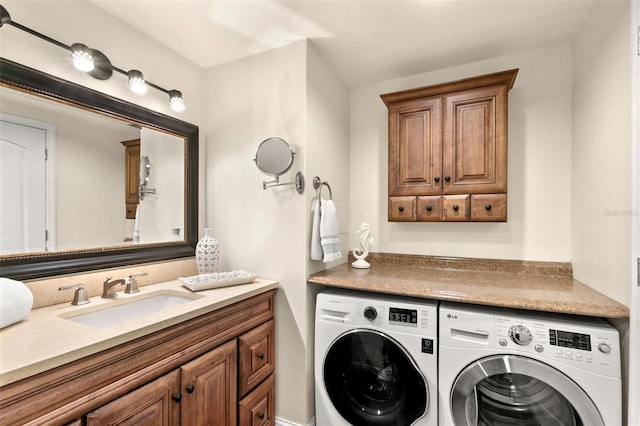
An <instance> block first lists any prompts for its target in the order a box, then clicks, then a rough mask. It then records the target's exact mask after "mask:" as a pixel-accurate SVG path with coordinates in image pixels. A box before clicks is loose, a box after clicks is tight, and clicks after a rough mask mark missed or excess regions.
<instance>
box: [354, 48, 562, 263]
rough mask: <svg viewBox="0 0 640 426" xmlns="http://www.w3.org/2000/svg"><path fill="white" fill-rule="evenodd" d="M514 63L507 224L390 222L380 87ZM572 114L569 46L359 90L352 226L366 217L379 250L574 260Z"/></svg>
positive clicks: (396, 87) (428, 81)
mask: <svg viewBox="0 0 640 426" xmlns="http://www.w3.org/2000/svg"><path fill="white" fill-rule="evenodd" d="M512 68H519V69H520V71H519V72H518V76H517V78H516V81H515V84H514V87H513V89H512V90H511V91H510V92H509V154H508V168H509V172H508V173H509V174H508V191H509V195H508V215H509V218H508V222H506V223H397V222H396V223H391V222H387V194H388V190H387V158H388V155H387V109H386V107H385V105H384V103H383V102H382V100H381V99H380V97H379V95H380V94H382V93H388V92H393V91H398V90H403V89H410V88H414V87H420V86H426V85H430V84H436V83H443V82H447V81H453V80H458V79H462V78H466V77H472V76H477V75H481V74H487V73H492V72H497V71H503V70H508V69H512ZM571 118H572V117H571V46H569V45H560V46H554V47H549V48H547V49H540V50H535V51H530V52H523V53H519V54H516V55H511V56H504V57H500V58H495V59H488V60H485V61H480V62H474V63H470V64H466V65H463V66H459V67H455V68H449V69H443V70H439V71H434V72H429V73H425V74H418V75H413V76H409V77H405V78H399V79H395V80H389V81H383V82H379V83H376V84H371V85H367V86H361V87H356V88H353V89H352V91H351V201H350V206H351V215H350V223H351V227H352V228H353V227H354V225H357V224H360V223H361V222H369V223H370V224H371V229H372V233H373V235H374V236H375V237H376V242H375V245H374V246H373V248H372V251H377V252H390V253H411V254H424V255H439V256H463V257H479V258H505V259H525V260H543V261H564V262H568V261H570V260H571V134H572V128H571ZM354 244H356V245H354ZM351 246H354V247H355V246H357V239H356V236H355V235H354V234H352V235H351Z"/></svg>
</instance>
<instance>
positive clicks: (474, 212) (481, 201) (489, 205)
mask: <svg viewBox="0 0 640 426" xmlns="http://www.w3.org/2000/svg"><path fill="white" fill-rule="evenodd" d="M471 220H472V221H474V222H506V220H507V194H482V195H472V196H471Z"/></svg>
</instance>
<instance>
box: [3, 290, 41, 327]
mask: <svg viewBox="0 0 640 426" xmlns="http://www.w3.org/2000/svg"><path fill="white" fill-rule="evenodd" d="M32 306H33V294H31V290H29V287H27V286H26V285H24V283H22V282H20V281H15V280H10V279H9V278H0V328H4V327H6V326H8V325H11V324H14V323H16V322H18V321H22V320H23V319H25V318H26V317H27V315H29V312H31V307H32Z"/></svg>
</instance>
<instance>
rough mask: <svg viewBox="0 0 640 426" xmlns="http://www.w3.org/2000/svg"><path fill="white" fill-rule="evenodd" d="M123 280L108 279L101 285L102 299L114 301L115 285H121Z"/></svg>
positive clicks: (115, 294)
mask: <svg viewBox="0 0 640 426" xmlns="http://www.w3.org/2000/svg"><path fill="white" fill-rule="evenodd" d="M124 283H125V280H124V279H123V278H120V279H117V280H112V279H111V278H110V277H107V279H106V280H105V281H104V283H103V284H102V297H103V298H104V299H115V298H117V297H118V291H117V290H116V286H117V285H123V284H124Z"/></svg>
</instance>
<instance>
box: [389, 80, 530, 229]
mask: <svg viewBox="0 0 640 426" xmlns="http://www.w3.org/2000/svg"><path fill="white" fill-rule="evenodd" d="M517 73H518V70H517V69H515V70H509V71H504V72H499V73H495V74H488V75H483V76H479V77H474V78H469V79H465V80H460V81H456V82H451V83H445V84H440V85H435V86H428V87H421V88H417V89H411V90H405V91H401V92H394V93H388V94H384V95H381V98H382V100H383V101H384V103H385V105H386V106H387V108H388V110H389V169H388V173H389V203H388V220H389V221H392V222H396V221H485V222H487V221H493V222H498V221H506V220H507V210H506V209H507V202H506V197H507V121H508V102H507V94H508V92H509V90H510V89H511V87H512V86H513V83H514V81H515V78H516V75H517Z"/></svg>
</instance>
